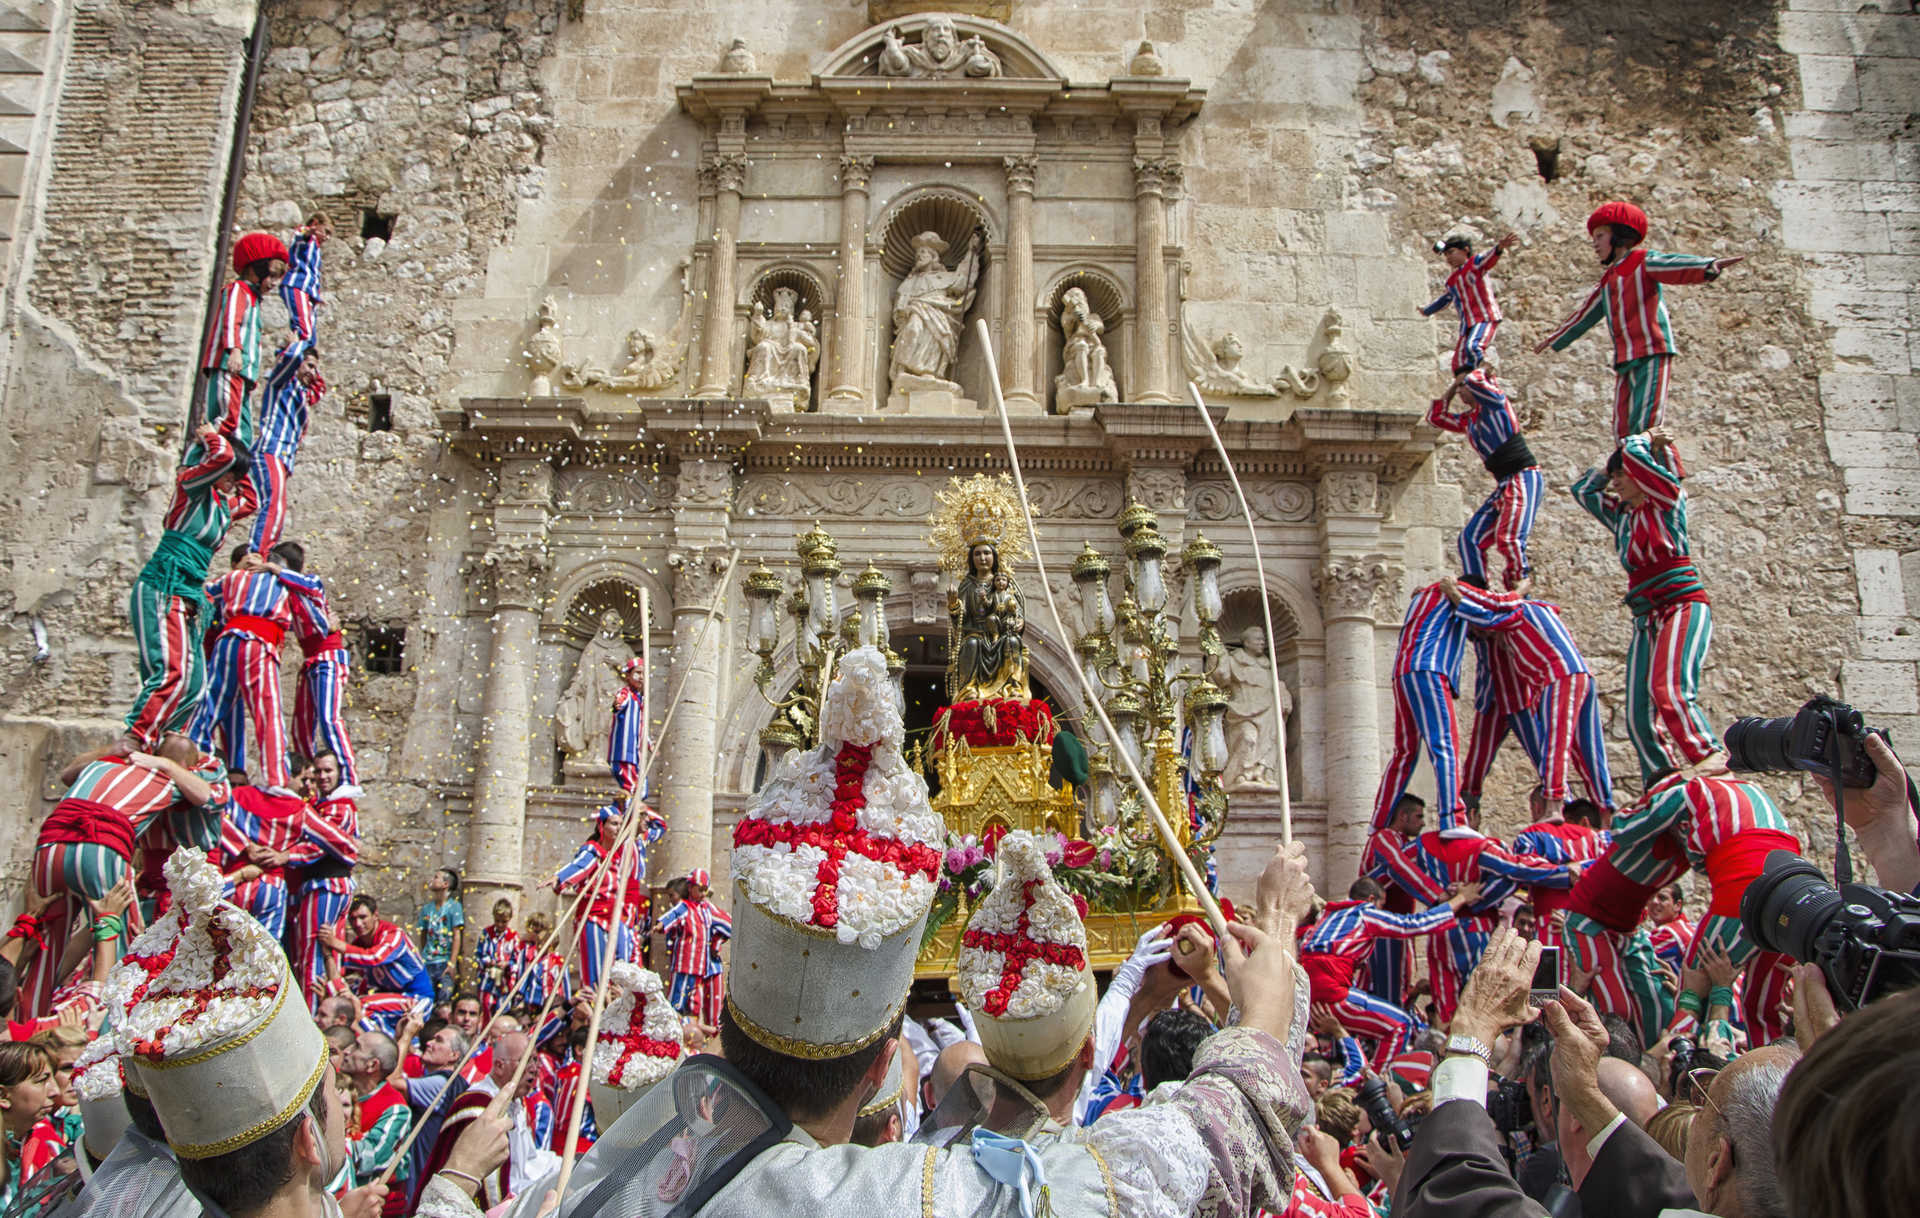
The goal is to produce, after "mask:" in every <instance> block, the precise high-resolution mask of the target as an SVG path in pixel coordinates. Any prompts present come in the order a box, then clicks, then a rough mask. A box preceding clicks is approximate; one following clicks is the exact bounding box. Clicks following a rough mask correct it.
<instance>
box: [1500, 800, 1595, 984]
mask: <svg viewBox="0 0 1920 1218" xmlns="http://www.w3.org/2000/svg"><path fill="white" fill-rule="evenodd" d="M1612 843H1613V835H1612V834H1610V833H1608V832H1607V831H1606V830H1605V829H1595V828H1593V827H1592V826H1591V825H1575V824H1571V823H1569V822H1567V821H1564V820H1543V821H1535V822H1534V823H1533V824H1531V825H1528V826H1527V827H1526V828H1525V829H1522V830H1521V831H1520V832H1519V833H1517V834H1515V835H1514V838H1513V850H1514V853H1516V854H1527V855H1532V856H1533V857H1534V858H1541V859H1546V860H1547V861H1548V862H1550V863H1590V862H1592V861H1593V860H1595V859H1597V858H1599V857H1600V856H1601V855H1603V854H1605V853H1606V852H1607V847H1608V846H1610V845H1611V844H1612ZM1571 894H1572V890H1571V889H1566V888H1548V887H1545V886H1543V885H1539V884H1535V885H1533V886H1532V887H1531V888H1530V889H1529V891H1528V895H1529V898H1530V900H1531V902H1532V904H1533V914H1534V919H1535V922H1536V925H1537V929H1536V932H1535V933H1536V934H1537V936H1538V937H1539V939H1540V942H1542V943H1544V944H1546V945H1547V946H1548V947H1559V946H1561V941H1560V940H1561V936H1560V930H1559V927H1558V924H1557V923H1556V922H1555V920H1554V917H1553V915H1554V914H1555V913H1556V912H1557V911H1559V910H1562V909H1565V908H1566V907H1567V904H1568V902H1569V900H1570V899H1571ZM1567 975H1568V974H1567V961H1566V959H1565V958H1564V957H1563V958H1562V959H1561V963H1560V979H1561V980H1562V981H1565V980H1566V979H1567Z"/></svg>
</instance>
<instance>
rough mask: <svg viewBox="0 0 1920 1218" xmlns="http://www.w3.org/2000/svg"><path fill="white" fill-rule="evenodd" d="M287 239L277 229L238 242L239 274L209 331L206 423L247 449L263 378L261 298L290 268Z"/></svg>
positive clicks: (203, 357)
mask: <svg viewBox="0 0 1920 1218" xmlns="http://www.w3.org/2000/svg"><path fill="white" fill-rule="evenodd" d="M287 258H288V254H287V247H286V243H285V242H283V241H281V240H280V238H278V237H276V236H274V235H273V234H272V233H248V234H247V235H246V236H244V237H242V238H240V239H239V240H238V241H236V242H234V243H233V269H234V272H235V275H234V278H233V279H231V280H229V281H228V283H227V286H226V290H225V291H224V292H222V293H221V296H220V311H219V312H218V313H217V314H216V315H215V316H214V324H213V328H212V329H211V330H209V331H208V332H207V345H206V349H205V350H203V351H202V352H201V353H200V370H201V371H202V372H204V373H205V374H206V377H207V397H206V417H205V419H204V420H203V421H204V422H205V423H207V424H209V425H210V426H213V427H218V428H219V429H220V431H221V433H222V434H223V435H226V436H227V437H229V438H230V439H232V440H234V441H235V442H236V443H238V444H239V445H240V446H241V447H242V448H250V447H252V445H253V422H254V421H253V417H252V415H251V414H250V413H249V412H248V410H247V395H248V394H250V393H252V392H253V387H254V386H255V385H256V384H258V383H259V381H260V297H261V296H262V295H264V294H265V293H267V292H268V291H270V290H272V288H273V286H274V285H275V284H277V283H279V282H280V276H281V275H282V274H283V273H284V272H285V271H286V269H287Z"/></svg>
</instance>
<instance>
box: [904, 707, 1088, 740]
mask: <svg viewBox="0 0 1920 1218" xmlns="http://www.w3.org/2000/svg"><path fill="white" fill-rule="evenodd" d="M1059 730H1060V729H1059V728H1058V727H1057V726H1056V725H1055V724H1054V721H1053V712H1052V711H1051V710H1048V709H1047V704H1046V703H1044V702H1041V701H1038V700H1033V699H1019V698H996V699H988V700H985V701H979V702H956V703H954V704H953V705H952V706H949V707H947V709H945V710H943V711H941V712H940V714H939V715H938V716H937V717H936V718H935V719H934V721H933V743H934V747H935V748H939V747H941V746H943V745H945V744H946V743H947V741H948V739H949V738H951V739H957V740H964V741H966V742H967V743H968V744H969V745H971V746H972V747H974V748H976V749H987V748H1004V747H1006V746H1008V745H1012V744H1018V743H1019V742H1020V738H1021V737H1022V736H1024V737H1026V738H1027V739H1028V740H1039V741H1042V742H1051V741H1052V740H1053V737H1054V735H1055V734H1056V733H1057V732H1058V731H1059Z"/></svg>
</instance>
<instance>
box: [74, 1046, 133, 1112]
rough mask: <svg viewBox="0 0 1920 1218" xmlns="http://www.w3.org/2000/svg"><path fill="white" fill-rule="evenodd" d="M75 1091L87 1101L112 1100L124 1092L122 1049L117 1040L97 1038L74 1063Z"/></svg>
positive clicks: (81, 1052)
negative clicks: (122, 1083)
mask: <svg viewBox="0 0 1920 1218" xmlns="http://www.w3.org/2000/svg"><path fill="white" fill-rule="evenodd" d="M73 1089H74V1091H75V1092H76V1093H77V1094H78V1095H79V1096H80V1098H81V1099H83V1100H92V1101H98V1100H109V1099H112V1098H113V1097H114V1096H117V1095H119V1094H120V1092H121V1086H120V1050H119V1049H118V1048H117V1047H116V1045H115V1041H114V1038H113V1037H112V1036H110V1035H106V1034H104V1033H103V1034H102V1035H99V1036H96V1037H94V1039H93V1040H92V1041H91V1042H89V1043H88V1045H87V1047H86V1048H85V1049H82V1050H81V1051H80V1056H79V1057H77V1058H75V1059H74V1063H73Z"/></svg>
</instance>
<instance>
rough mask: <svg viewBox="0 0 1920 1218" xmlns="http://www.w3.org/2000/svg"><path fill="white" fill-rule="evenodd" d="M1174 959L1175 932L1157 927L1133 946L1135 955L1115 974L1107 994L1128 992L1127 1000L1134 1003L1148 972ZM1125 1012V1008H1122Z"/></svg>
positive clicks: (1163, 927)
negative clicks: (1155, 966)
mask: <svg viewBox="0 0 1920 1218" xmlns="http://www.w3.org/2000/svg"><path fill="white" fill-rule="evenodd" d="M1172 958H1173V932H1172V931H1171V930H1169V929H1168V928H1167V927H1165V926H1156V927H1154V928H1153V929H1152V930H1150V931H1148V932H1147V933H1146V934H1144V935H1141V936H1140V942H1138V943H1136V944H1134V945H1133V954H1132V955H1131V956H1128V957H1127V959H1126V962H1125V963H1124V964H1122V965H1121V966H1120V967H1119V968H1117V969H1115V970H1114V972H1113V980H1112V981H1111V982H1109V983H1108V985H1107V994H1108V996H1111V995H1112V994H1113V993H1114V992H1115V991H1116V990H1124V991H1125V992H1126V1000H1127V1001H1128V1002H1131V1001H1133V996H1134V995H1135V994H1136V993H1138V992H1139V990H1140V983H1141V982H1142V981H1143V980H1145V979H1146V976H1147V970H1148V969H1150V968H1152V967H1153V966H1154V965H1156V964H1164V963H1165V962H1166V961H1168V960H1170V959H1172ZM1122 1009H1123V1010H1124V1009H1125V1008H1124V1006H1123V1007H1122Z"/></svg>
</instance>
